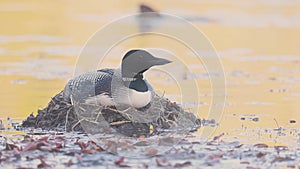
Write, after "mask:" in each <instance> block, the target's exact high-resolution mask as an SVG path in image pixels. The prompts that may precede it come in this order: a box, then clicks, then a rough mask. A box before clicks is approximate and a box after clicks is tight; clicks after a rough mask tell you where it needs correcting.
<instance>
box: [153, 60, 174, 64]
mask: <svg viewBox="0 0 300 169" xmlns="http://www.w3.org/2000/svg"><path fill="white" fill-rule="evenodd" d="M171 62H172V61H170V60H168V59H163V58H155V59H153V61H152V65H165V64H168V63H171Z"/></svg>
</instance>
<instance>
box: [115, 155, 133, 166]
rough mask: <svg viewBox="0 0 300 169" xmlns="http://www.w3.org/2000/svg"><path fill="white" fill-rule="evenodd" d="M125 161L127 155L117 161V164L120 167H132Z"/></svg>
mask: <svg viewBox="0 0 300 169" xmlns="http://www.w3.org/2000/svg"><path fill="white" fill-rule="evenodd" d="M124 161H125V157H123V156H122V157H120V158H119V159H117V160H116V161H115V165H117V166H118V167H130V166H128V165H127V164H124Z"/></svg>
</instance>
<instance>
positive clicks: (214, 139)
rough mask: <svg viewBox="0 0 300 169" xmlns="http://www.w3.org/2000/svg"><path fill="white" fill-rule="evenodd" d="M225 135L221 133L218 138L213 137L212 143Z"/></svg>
mask: <svg viewBox="0 0 300 169" xmlns="http://www.w3.org/2000/svg"><path fill="white" fill-rule="evenodd" d="M224 135H225V134H224V133H221V134H220V135H218V136H214V138H213V141H216V140H219V139H220V138H221V137H222V136H224Z"/></svg>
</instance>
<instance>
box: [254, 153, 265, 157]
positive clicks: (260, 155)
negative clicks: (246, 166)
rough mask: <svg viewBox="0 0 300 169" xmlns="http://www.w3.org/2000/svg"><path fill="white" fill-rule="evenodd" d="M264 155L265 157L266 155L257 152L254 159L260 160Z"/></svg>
mask: <svg viewBox="0 0 300 169" xmlns="http://www.w3.org/2000/svg"><path fill="white" fill-rule="evenodd" d="M265 155H266V153H262V152H259V153H257V154H256V157H257V158H261V157H264V156H265Z"/></svg>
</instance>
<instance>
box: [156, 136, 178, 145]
mask: <svg viewBox="0 0 300 169" xmlns="http://www.w3.org/2000/svg"><path fill="white" fill-rule="evenodd" d="M177 141H178V139H176V138H174V137H164V138H160V139H159V140H158V145H160V146H173V145H174V144H176V142H177Z"/></svg>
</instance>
